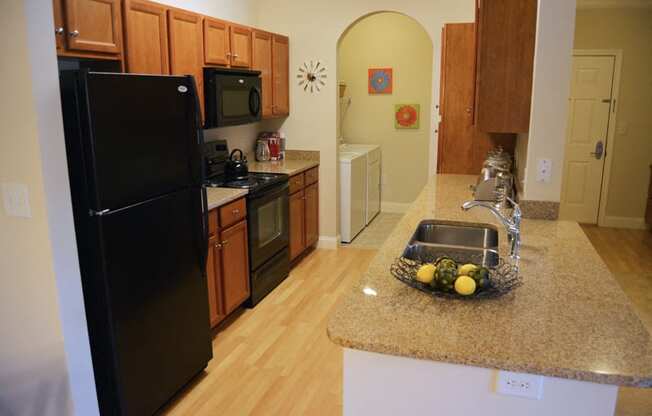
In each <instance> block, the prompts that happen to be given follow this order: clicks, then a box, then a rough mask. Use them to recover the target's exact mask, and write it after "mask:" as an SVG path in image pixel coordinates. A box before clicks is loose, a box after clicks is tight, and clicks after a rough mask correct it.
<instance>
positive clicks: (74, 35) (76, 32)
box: [69, 30, 79, 38]
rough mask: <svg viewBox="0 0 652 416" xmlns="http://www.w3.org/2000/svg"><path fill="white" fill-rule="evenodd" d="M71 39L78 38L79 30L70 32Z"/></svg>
mask: <svg viewBox="0 0 652 416" xmlns="http://www.w3.org/2000/svg"><path fill="white" fill-rule="evenodd" d="M69 35H70V37H71V38H76V37H77V36H79V30H73V31H72V32H70V33H69Z"/></svg>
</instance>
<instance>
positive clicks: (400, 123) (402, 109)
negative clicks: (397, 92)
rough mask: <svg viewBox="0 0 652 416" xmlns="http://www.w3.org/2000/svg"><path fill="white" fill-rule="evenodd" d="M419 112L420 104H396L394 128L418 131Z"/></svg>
mask: <svg viewBox="0 0 652 416" xmlns="http://www.w3.org/2000/svg"><path fill="white" fill-rule="evenodd" d="M419 110H420V106H419V104H395V105H394V127H395V128H397V129H418V128H419V112H420V111H419Z"/></svg>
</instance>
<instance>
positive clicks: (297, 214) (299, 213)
mask: <svg viewBox="0 0 652 416" xmlns="http://www.w3.org/2000/svg"><path fill="white" fill-rule="evenodd" d="M305 224H306V205H305V199H304V193H303V191H299V192H295V193H294V194H292V195H290V259H295V258H296V257H298V256H299V254H301V253H302V252H303V250H304V249H305V248H306V240H305V236H306V230H305Z"/></svg>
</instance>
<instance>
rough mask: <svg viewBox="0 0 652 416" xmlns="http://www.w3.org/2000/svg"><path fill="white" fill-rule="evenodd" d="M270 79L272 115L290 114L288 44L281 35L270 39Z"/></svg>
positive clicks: (286, 39)
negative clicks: (271, 78)
mask: <svg viewBox="0 0 652 416" xmlns="http://www.w3.org/2000/svg"><path fill="white" fill-rule="evenodd" d="M272 77H273V84H274V86H273V91H272V94H273V103H272V112H273V113H274V115H287V114H290V78H289V77H290V44H289V39H288V38H287V37H285V36H281V35H273V37H272Z"/></svg>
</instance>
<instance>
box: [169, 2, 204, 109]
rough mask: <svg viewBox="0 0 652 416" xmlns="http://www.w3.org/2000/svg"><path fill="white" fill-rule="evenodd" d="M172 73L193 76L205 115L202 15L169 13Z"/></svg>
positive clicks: (178, 12)
mask: <svg viewBox="0 0 652 416" xmlns="http://www.w3.org/2000/svg"><path fill="white" fill-rule="evenodd" d="M168 30H169V45H170V73H171V74H173V75H193V76H194V77H195V84H196V85H197V94H198V95H199V105H200V107H201V114H202V116H203V114H204V73H203V67H204V46H203V45H204V42H203V36H202V18H201V16H200V15H198V14H195V13H190V12H184V11H181V10H176V9H175V10H169V11H168Z"/></svg>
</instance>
